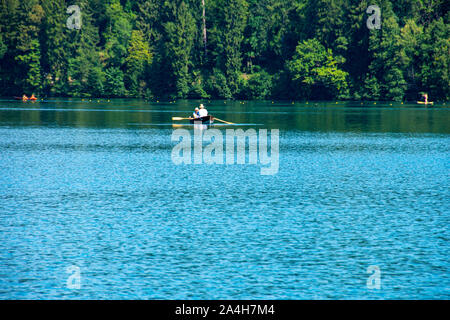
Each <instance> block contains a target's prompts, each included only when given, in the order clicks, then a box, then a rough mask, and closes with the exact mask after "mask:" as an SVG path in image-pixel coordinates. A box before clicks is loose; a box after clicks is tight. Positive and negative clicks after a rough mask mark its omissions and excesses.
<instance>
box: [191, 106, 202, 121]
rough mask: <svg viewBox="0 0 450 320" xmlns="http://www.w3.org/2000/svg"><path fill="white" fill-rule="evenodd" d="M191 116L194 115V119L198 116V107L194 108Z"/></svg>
mask: <svg viewBox="0 0 450 320" xmlns="http://www.w3.org/2000/svg"><path fill="white" fill-rule="evenodd" d="M192 116H193V117H194V119H197V118H200V113H199V109H198V108H195V110H194V113H193V114H192Z"/></svg>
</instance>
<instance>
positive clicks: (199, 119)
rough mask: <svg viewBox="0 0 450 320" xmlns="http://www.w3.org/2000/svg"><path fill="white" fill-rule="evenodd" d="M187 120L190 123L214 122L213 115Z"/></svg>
mask: <svg viewBox="0 0 450 320" xmlns="http://www.w3.org/2000/svg"><path fill="white" fill-rule="evenodd" d="M189 122H190V123H191V124H200V123H201V124H213V123H214V117H213V116H206V117H201V118H197V119H194V118H192V119H190V120H189Z"/></svg>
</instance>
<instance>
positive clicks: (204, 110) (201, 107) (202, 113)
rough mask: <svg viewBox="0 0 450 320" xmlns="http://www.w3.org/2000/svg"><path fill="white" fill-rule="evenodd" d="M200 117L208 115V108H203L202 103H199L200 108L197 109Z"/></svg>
mask: <svg viewBox="0 0 450 320" xmlns="http://www.w3.org/2000/svg"><path fill="white" fill-rule="evenodd" d="M198 114H199V115H200V117H206V116H207V115H208V110H206V109H205V106H204V105H203V104H201V105H200V110H199V111H198Z"/></svg>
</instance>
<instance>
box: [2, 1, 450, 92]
mask: <svg viewBox="0 0 450 320" xmlns="http://www.w3.org/2000/svg"><path fill="white" fill-rule="evenodd" d="M0 1H1V2H0V96H4V97H10V96H21V95H22V94H24V93H26V94H31V93H34V94H36V95H38V96H40V97H108V98H114V97H135V98H145V99H278V100H287V99H296V100H307V99H308V100H309V99H311V100H330V99H339V100H375V101H376V100H383V101H407V100H416V99H417V98H418V96H419V95H420V94H421V93H425V92H426V93H428V94H429V96H430V98H431V99H432V100H434V101H446V100H448V99H449V98H450V78H449V68H450V25H449V19H450V15H449V13H448V9H449V3H450V2H449V1H445V0H396V1H388V0H370V1H366V0H171V1H164V0H73V1H64V0H0ZM71 5H77V6H78V7H79V9H80V21H79V24H80V25H79V28H77V27H75V28H73V27H72V28H70V27H69V25H70V23H69V22H70V21H68V19H69V20H70V19H71V17H72V15H73V12H72V13H70V12H68V10H67V9H68V7H69V6H71ZM370 5H376V6H378V7H379V8H380V9H381V12H380V22H381V25H380V26H379V28H369V27H368V25H367V20H368V19H370V16H371V14H370V13H368V12H367V8H368V7H369V6H370Z"/></svg>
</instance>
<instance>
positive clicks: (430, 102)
mask: <svg viewBox="0 0 450 320" xmlns="http://www.w3.org/2000/svg"><path fill="white" fill-rule="evenodd" d="M417 103H418V104H433V101H429V102H425V101H417Z"/></svg>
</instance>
